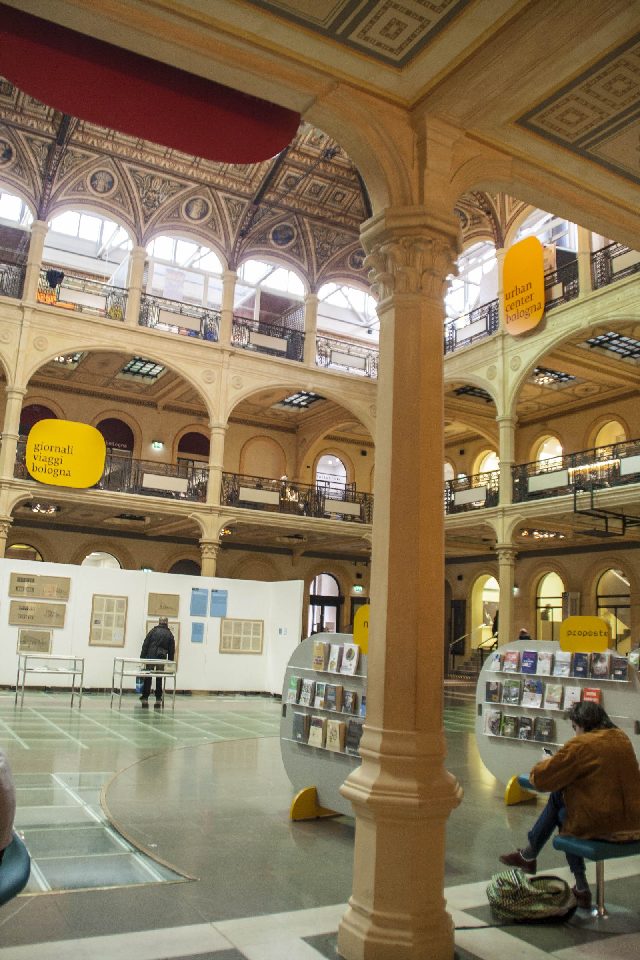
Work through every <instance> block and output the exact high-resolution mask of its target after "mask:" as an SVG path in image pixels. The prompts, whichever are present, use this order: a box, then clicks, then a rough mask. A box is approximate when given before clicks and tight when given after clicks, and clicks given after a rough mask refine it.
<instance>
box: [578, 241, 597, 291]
mask: <svg viewBox="0 0 640 960" xmlns="http://www.w3.org/2000/svg"><path fill="white" fill-rule="evenodd" d="M578 285H579V287H580V296H581V297H585V296H586V295H587V294H588V293H591V291H592V290H593V280H592V279H591V231H590V230H587V228H586V227H578Z"/></svg>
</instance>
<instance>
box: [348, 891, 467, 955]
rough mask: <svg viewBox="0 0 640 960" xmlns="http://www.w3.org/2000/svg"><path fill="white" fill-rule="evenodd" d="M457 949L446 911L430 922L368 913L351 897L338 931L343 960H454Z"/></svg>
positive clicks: (407, 916) (424, 919)
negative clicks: (425, 959) (427, 959)
mask: <svg viewBox="0 0 640 960" xmlns="http://www.w3.org/2000/svg"><path fill="white" fill-rule="evenodd" d="M443 907H444V905H443ZM454 949H455V943H454V927H453V920H452V919H451V917H450V916H449V914H448V913H446V912H445V911H444V909H443V911H442V913H441V914H439V915H438V917H433V918H431V919H429V918H427V917H425V916H424V915H423V914H421V915H420V916H417V915H411V914H408V913H407V914H397V915H394V914H390V913H368V912H367V911H365V909H364V908H363V907H362V906H359V905H357V904H356V902H355V899H354V898H353V897H351V899H350V901H349V907H348V909H347V912H346V913H345V915H344V917H343V918H342V921H341V923H340V927H339V930H338V954H339V955H340V956H341V957H344V960H424V958H425V957H428V958H429V960H453V956H454Z"/></svg>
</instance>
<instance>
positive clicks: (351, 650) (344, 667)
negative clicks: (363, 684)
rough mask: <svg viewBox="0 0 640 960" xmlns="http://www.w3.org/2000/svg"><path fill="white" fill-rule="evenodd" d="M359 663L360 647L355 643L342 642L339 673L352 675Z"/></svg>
mask: <svg viewBox="0 0 640 960" xmlns="http://www.w3.org/2000/svg"><path fill="white" fill-rule="evenodd" d="M359 663H360V647H359V646H358V644H357V643H343V645H342V662H341V664H340V673H346V674H349V675H350V676H354V675H355V674H356V673H357V671H358V664H359Z"/></svg>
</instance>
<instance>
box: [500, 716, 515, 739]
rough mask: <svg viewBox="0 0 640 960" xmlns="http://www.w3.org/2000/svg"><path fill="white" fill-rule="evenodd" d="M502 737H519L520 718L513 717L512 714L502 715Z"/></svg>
mask: <svg viewBox="0 0 640 960" xmlns="http://www.w3.org/2000/svg"><path fill="white" fill-rule="evenodd" d="M500 736H501V737H511V738H514V737H517V736H518V718H517V717H512V716H511V715H510V714H507V713H505V714H503V715H502V722H501V723H500Z"/></svg>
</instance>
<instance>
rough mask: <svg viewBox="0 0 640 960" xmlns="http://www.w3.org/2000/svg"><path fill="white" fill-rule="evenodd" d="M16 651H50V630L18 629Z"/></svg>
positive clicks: (47, 652)
mask: <svg viewBox="0 0 640 960" xmlns="http://www.w3.org/2000/svg"><path fill="white" fill-rule="evenodd" d="M16 653H42V654H47V655H48V654H50V653H51V630H20V631H18V647H17V650H16Z"/></svg>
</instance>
